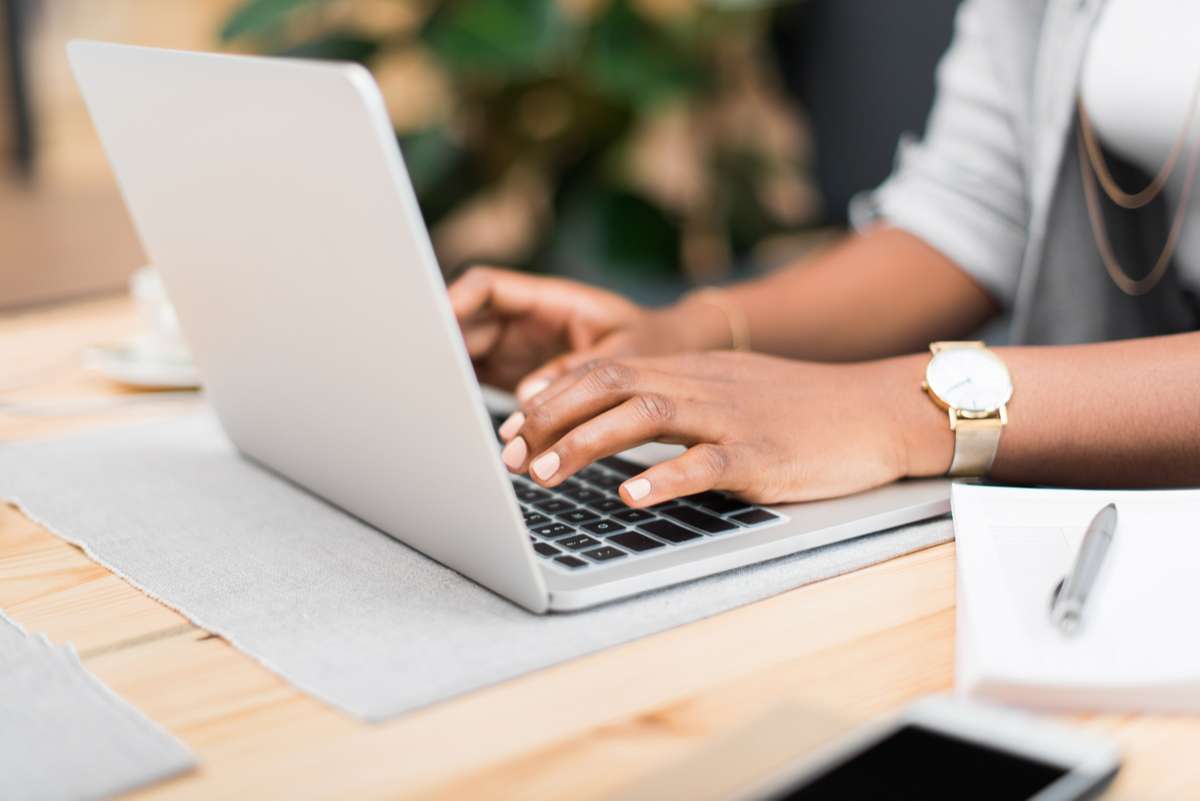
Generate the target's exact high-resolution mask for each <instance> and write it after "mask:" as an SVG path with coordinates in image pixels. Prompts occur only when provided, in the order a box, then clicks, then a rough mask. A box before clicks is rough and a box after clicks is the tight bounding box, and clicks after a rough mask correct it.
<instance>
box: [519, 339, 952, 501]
mask: <svg viewBox="0 0 1200 801" xmlns="http://www.w3.org/2000/svg"><path fill="white" fill-rule="evenodd" d="M925 361H926V359H924V358H923V357H904V358H900V359H889V360H886V361H878V362H866V363H858V364H814V363H807V362H796V361H789V360H786V359H779V358H774V357H770V356H760V355H756V354H750V353H732V352H711V353H696V354H685V355H679V356H669V357H663V358H646V359H628V360H601V361H596V362H590V363H588V364H585V365H583V366H582V367H579V368H576V369H575V370H573V371H571V372H569V373H567V374H565V375H563V376H561V377H560V378H558V379H557V380H556V381H554V382H553V383H552V384H551V385H550V386H549V387H547V388H546V389H545V390H544V391H542V392H541V393H539V394H538V395H535V396H534V397H532V398H529V399H528V400H527V401H526V402H525V403H524V404H523V405H522V407H521V409H520V410H519V411H517V412H515V413H514V414H513V416H512V417H510V418H509V419H508V420H507V421H506V422H505V424H504V425H503V426H502V427H501V429H500V433H501V438H502V439H504V440H505V442H506V445H505V447H504V451H503V454H502V458H503V460H504V463H505V465H507V466H508V468H509V469H510V470H511V471H513V472H525V471H529V474H530V476H531V477H532V478H533V479H534V480H535V481H537V482H538V483H539V484H542V485H544V486H547V487H552V486H555V485H557V484H560V483H562V482H563V481H565V480H566V479H567V478H569V477H570V476H571V475H572V474H573V473H575V472H577V471H578V470H581V469H583V468H584V467H586V466H587V465H588V464H590V463H591V462H593V461H595V460H597V459H599V458H601V457H604V456H609V455H612V454H615V453H619V452H620V451H623V450H625V449H627V448H631V447H634V446H636V445H640V444H642V443H645V442H651V441H659V442H671V443H678V444H682V445H686V446H688V450H687V451H686V452H684V453H683V454H682V455H680V456H679V457H677V458H675V459H671V460H669V461H666V462H663V463H661V464H658V465H655V466H653V467H649V468H647V469H646V470H645V471H644V472H643V473H641V474H639V475H637V476H634V477H633V478H630V479H628V480H627V481H625V482H624V483H623V484H622V485H621V490H620V492H621V496H622V498H624V500H625V502H626V503H628V504H629V505H631V506H636V507H644V506H650V505H653V504H656V503H661V502H662V501H666V500H669V499H671V498H675V497H678V496H682V495H691V494H693V493H696V492H702V491H704V490H708V489H721V490H728V491H730V492H733V493H735V494H737V495H739V496H741V497H742V498H744V499H746V500H749V501H754V502H758V503H781V502H790V501H805V500H815V499H818V498H827V497H832V496H836V495H846V494H849V493H852V492H857V491H859V490H865V489H868V488H871V487H875V486H878V485H881V484H886V483H888V482H890V481H893V480H895V479H897V478H901V477H903V476H908V475H935V474H937V473H939V472H944V471H945V469H946V466H947V465H948V464H949V461H950V451H951V449H952V440H951V439H950V434H949V430H948V426H947V425H946V417H945V415H944V414H942V413H940V412H938V411H937V409H936V408H935V407H934V406H933V404H932V403H930V401H929V399H928V398H927V397H925V395H924V393H923V392H921V390H920V379H921V369H922V367H923V365H924V362H925ZM943 461H944V462H945V464H941V462H943Z"/></svg>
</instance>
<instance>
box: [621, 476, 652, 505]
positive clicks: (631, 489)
mask: <svg viewBox="0 0 1200 801" xmlns="http://www.w3.org/2000/svg"><path fill="white" fill-rule="evenodd" d="M625 494H626V495H628V496H629V497H630V498H632V499H633V500H635V501H640V500H641V499H642V498H645V497H646V496H647V495H649V494H650V481H649V479H645V478H635V479H634V480H633V481H626V482H625Z"/></svg>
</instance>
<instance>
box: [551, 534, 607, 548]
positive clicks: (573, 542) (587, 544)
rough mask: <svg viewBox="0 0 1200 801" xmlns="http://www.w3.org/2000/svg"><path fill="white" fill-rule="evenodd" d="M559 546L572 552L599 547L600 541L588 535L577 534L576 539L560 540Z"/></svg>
mask: <svg viewBox="0 0 1200 801" xmlns="http://www.w3.org/2000/svg"><path fill="white" fill-rule="evenodd" d="M558 544H559V545H561V546H563V547H564V548H570V549H571V550H572V551H578V550H579V549H581V548H591V547H592V546H594V545H599V544H600V540H594V539H592V538H591V537H589V536H588V535H587V534H576V535H575V536H574V537H567V538H566V539H565V540H559V541H558Z"/></svg>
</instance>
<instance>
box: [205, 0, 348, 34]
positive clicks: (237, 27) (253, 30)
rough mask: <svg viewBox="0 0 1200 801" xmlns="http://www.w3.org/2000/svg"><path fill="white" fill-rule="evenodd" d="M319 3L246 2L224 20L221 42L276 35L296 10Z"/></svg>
mask: <svg viewBox="0 0 1200 801" xmlns="http://www.w3.org/2000/svg"><path fill="white" fill-rule="evenodd" d="M320 2H325V0H247V1H246V2H245V3H243V4H242V5H241V6H240V7H238V9H237V10H236V11H234V12H233V13H232V14H230V15H229V17H228V19H226V20H225V24H224V25H223V26H222V27H221V41H224V42H229V41H232V40H233V39H239V38H241V37H243V36H255V37H261V36H268V35H272V34H276V33H278V32H279V31H280V30H282V29H283V27H284V26H285V25H286V24H287V22H288V21H289V20H290V19H291V16H292V14H293V13H294V12H295V11H296V10H297V9H299V8H300V7H302V6H310V5H315V4H316V3H320Z"/></svg>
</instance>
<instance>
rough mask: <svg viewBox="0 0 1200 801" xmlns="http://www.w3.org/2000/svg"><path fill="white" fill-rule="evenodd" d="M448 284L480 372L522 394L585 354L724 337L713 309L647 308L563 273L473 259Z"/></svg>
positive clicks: (664, 348) (675, 346)
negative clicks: (555, 274)
mask: <svg viewBox="0 0 1200 801" xmlns="http://www.w3.org/2000/svg"><path fill="white" fill-rule="evenodd" d="M449 291H450V303H451V305H452V306H453V308H454V314H455V316H456V317H457V318H458V323H459V325H460V326H461V328H462V332H463V338H464V339H465V340H466V344H467V351H468V352H469V353H470V355H471V361H472V362H473V363H474V365H475V371H476V373H477V374H478V376H479V380H480V381H482V382H483V383H486V384H491V385H492V386H496V387H499V388H501V389H507V390H515V392H516V394H517V397H518V398H520V399H522V400H524V399H527V398H529V397H532V396H533V395H536V394H537V393H538V392H540V391H541V390H542V389H543V388H544V387H546V386H547V385H548V384H549V383H550V381H552V380H553V379H555V378H557V377H558V376H559V375H561V374H563V373H564V372H566V371H568V370H571V369H574V368H575V367H577V366H579V365H580V364H583V363H584V362H587V361H589V360H591V359H598V358H625V357H631V356H659V355H667V354H670V353H678V352H681V351H688V350H706V349H710V348H716V347H722V346H727V345H728V332H727V331H725V330H722V327H721V326H722V325H723V324H724V320H723V319H722V318H721V317H720V313H719V312H717V316H716V317H714V315H713V314H712V311H711V310H709V311H708V313H705V312H704V311H702V310H700V309H688V308H687V307H686V305H685V306H674V307H670V308H667V309H661V310H650V309H646V308H643V307H641V306H638V305H637V304H636V303H633V302H631V301H629V300H626V299H625V298H623V297H621V296H620V295H617V294H616V293H613V292H609V291H607V290H603V289H597V288H595V287H590V286H587V285H585V284H580V283H577V282H575V281H569V280H566V279H562V278H550V277H544V276H535V275H528V274H525V273H518V272H513V271H510V270H500V269H495V268H491V267H474V268H472V269H470V270H468V271H467V272H466V273H464V274H463V276H462V277H461V278H459V279H458V280H456V281H455V282H454V283H452V284H451V285H450V289H449Z"/></svg>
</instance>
